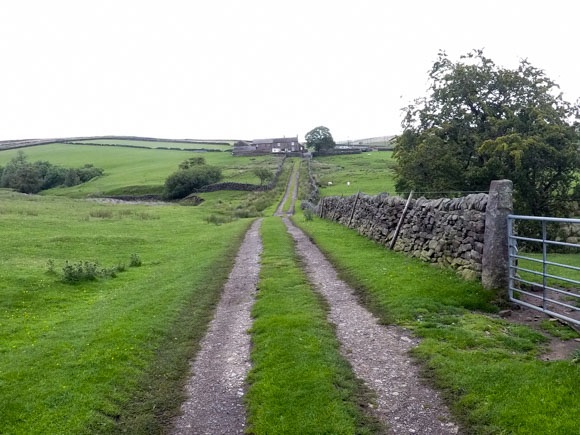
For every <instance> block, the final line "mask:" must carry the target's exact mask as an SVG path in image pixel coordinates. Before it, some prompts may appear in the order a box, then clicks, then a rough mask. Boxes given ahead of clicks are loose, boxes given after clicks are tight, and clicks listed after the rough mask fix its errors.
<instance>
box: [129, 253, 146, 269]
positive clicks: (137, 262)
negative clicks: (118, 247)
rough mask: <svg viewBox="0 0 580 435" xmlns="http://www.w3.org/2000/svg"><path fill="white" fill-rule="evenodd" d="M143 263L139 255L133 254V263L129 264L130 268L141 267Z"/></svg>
mask: <svg viewBox="0 0 580 435" xmlns="http://www.w3.org/2000/svg"><path fill="white" fill-rule="evenodd" d="M142 264H143V262H142V261H141V257H139V254H131V261H130V262H129V267H141V265H142Z"/></svg>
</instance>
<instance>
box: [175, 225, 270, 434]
mask: <svg viewBox="0 0 580 435" xmlns="http://www.w3.org/2000/svg"><path fill="white" fill-rule="evenodd" d="M260 224H261V220H257V221H255V222H254V223H253V224H252V226H251V227H250V229H249V230H248V232H247V233H246V236H245V238H244V241H243V242H242V245H241V247H240V250H239V252H238V255H237V257H236V261H235V264H234V267H233V269H232V271H231V272H230V275H229V278H228V281H227V283H226V284H225V286H224V290H223V293H222V297H221V299H220V302H219V304H218V306H217V308H216V312H215V316H214V318H213V320H212V321H211V323H210V325H209V328H208V332H207V334H206V336H205V337H204V339H203V340H202V342H201V349H200V351H199V352H198V354H197V356H196V358H195V360H194V361H193V363H192V367H191V371H192V375H191V377H190V379H189V381H188V383H187V385H186V393H187V400H186V401H185V402H184V403H183V405H182V407H181V411H182V415H181V416H179V417H178V418H176V419H175V421H174V424H173V429H172V431H171V433H172V434H174V435H181V434H212V435H213V434H243V433H244V429H245V426H246V411H245V406H244V402H243V396H244V393H245V378H246V375H247V373H248V371H249V370H250V335H249V334H248V329H249V328H250V327H251V324H252V320H251V316H250V311H251V308H252V305H253V303H254V295H255V292H256V286H257V283H258V274H259V271H260V253H261V251H262V243H261V240H260V235H259V228H260Z"/></svg>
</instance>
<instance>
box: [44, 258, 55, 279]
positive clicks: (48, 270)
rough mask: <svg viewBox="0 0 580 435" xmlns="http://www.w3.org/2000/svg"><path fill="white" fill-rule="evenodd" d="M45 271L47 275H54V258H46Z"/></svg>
mask: <svg viewBox="0 0 580 435" xmlns="http://www.w3.org/2000/svg"><path fill="white" fill-rule="evenodd" d="M46 273H48V274H49V275H56V269H55V268H54V260H52V259H51V260H48V261H47V262H46Z"/></svg>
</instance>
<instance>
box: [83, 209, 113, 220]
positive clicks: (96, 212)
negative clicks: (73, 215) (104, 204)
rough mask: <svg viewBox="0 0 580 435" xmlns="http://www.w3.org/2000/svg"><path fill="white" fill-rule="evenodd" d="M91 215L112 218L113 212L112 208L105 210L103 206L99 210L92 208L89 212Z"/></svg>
mask: <svg viewBox="0 0 580 435" xmlns="http://www.w3.org/2000/svg"><path fill="white" fill-rule="evenodd" d="M89 216H90V217H94V218H99V219H112V218H113V212H112V211H111V210H104V209H102V208H101V209H98V210H91V211H90V212H89Z"/></svg>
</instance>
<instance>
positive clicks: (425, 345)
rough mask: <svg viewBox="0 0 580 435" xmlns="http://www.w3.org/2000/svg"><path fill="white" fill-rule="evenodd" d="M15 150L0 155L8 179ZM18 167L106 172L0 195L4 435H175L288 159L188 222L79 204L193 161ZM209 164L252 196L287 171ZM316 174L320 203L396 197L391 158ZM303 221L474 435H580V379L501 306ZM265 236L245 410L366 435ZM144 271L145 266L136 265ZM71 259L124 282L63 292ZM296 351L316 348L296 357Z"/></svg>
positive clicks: (254, 419) (310, 308)
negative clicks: (191, 380)
mask: <svg viewBox="0 0 580 435" xmlns="http://www.w3.org/2000/svg"><path fill="white" fill-rule="evenodd" d="M16 152H17V150H10V151H2V152H0V166H1V165H4V164H5V163H6V162H7V161H9V160H10V159H11V158H12V157H13V156H14V155H15V153H16ZM24 152H25V153H26V155H27V156H28V158H29V160H31V161H35V160H48V161H50V162H51V163H54V164H59V165H63V166H70V167H75V166H76V167H78V166H82V165H84V164H86V163H92V164H94V165H95V166H98V167H102V168H104V169H105V175H104V176H102V177H100V178H98V179H95V180H93V181H91V182H89V183H86V184H85V185H82V186H77V187H74V188H70V189H53V190H51V191H47V192H45V193H44V194H43V195H36V196H35V195H21V194H16V193H13V192H10V191H7V190H0V228H1V229H2V240H3V241H2V245H1V246H2V249H0V403H2V406H1V407H0V433H7V434H12V433H14V434H20V433H26V434H45V433H119V432H122V433H164V432H166V431H167V428H168V424H169V423H170V421H171V418H172V416H173V415H175V414H176V413H177V412H179V406H180V404H181V401H182V398H183V396H182V394H181V393H180V392H181V391H182V385H183V382H184V380H185V378H186V377H187V375H188V373H189V360H190V359H191V357H192V356H193V355H195V352H196V351H197V349H198V346H199V341H200V339H201V337H202V336H203V333H204V331H205V328H206V326H207V323H208V322H209V320H210V319H211V317H212V313H213V308H214V306H215V304H216V302H217V300H218V298H219V294H220V290H221V287H222V285H223V283H224V282H225V280H226V278H227V274H228V272H229V270H230V267H231V265H232V263H233V259H234V256H235V253H236V251H237V247H238V246H239V244H240V243H241V238H242V236H243V234H244V232H245V230H246V229H247V228H248V227H249V225H250V223H251V220H252V219H244V217H252V216H257V215H260V214H263V215H265V216H269V215H271V214H272V213H273V212H274V210H275V208H276V205H277V203H278V201H279V199H280V198H281V195H282V194H283V192H284V189H285V187H286V181H287V180H288V177H289V175H290V172H291V167H292V163H290V162H292V160H289V161H288V163H287V164H286V165H285V170H284V172H283V174H282V176H281V177H280V183H279V185H278V186H277V188H276V189H275V190H273V191H270V192H266V193H260V192H253V193H247V192H230V191H223V192H215V193H204V194H201V195H200V196H201V197H202V198H203V199H204V202H203V203H202V204H201V205H199V206H196V207H184V206H178V205H163V206H145V205H119V204H116V205H113V204H103V203H98V202H94V201H90V200H86V199H84V197H86V196H90V195H98V194H105V193H109V194H110V193H113V192H117V193H122V192H131V191H136V192H141V193H146V192H155V191H156V189H157V190H158V189H159V187H160V186H162V184H163V181H164V179H165V178H166V177H167V175H168V174H170V173H171V172H173V171H175V170H176V169H177V165H178V164H179V163H180V162H181V161H183V160H185V159H186V158H188V157H190V156H192V155H193V156H198V155H200V154H197V153H196V154H192V153H190V152H183V151H173V150H151V149H139V148H127V147H102V146H101V147H98V146H94V147H93V146H85V145H79V146H74V145H65V144H55V145H47V146H38V147H31V148H26V149H24ZM203 156H204V157H205V158H206V160H207V162H208V163H209V164H213V165H217V166H220V167H222V169H223V173H224V176H225V179H226V180H232V181H242V180H244V181H246V182H252V183H256V184H258V183H259V180H258V178H257V177H255V176H254V175H253V174H252V171H253V170H254V169H255V168H257V167H267V168H270V169H271V170H275V168H276V167H277V165H278V163H279V160H278V159H277V158H275V157H269V156H265V157H255V158H250V157H239V158H234V157H232V156H231V154H229V153H217V152H216V153H204V154H203ZM341 159H343V160H341ZM313 165H314V167H316V168H317V170H319V175H318V176H319V179H320V180H327V181H333V185H332V186H331V187H325V188H324V189H322V193H323V194H325V195H326V194H329V195H335V194H345V195H346V194H352V193H356V192H357V191H359V190H360V191H362V192H364V193H370V194H373V193H379V192H382V191H391V190H390V189H389V188H383V186H385V185H386V186H392V183H393V181H392V172H391V169H389V168H391V167H392V161H390V154H389V153H366V154H362V155H354V156H344V157H340V158H335V157H332V158H330V159H328V160H327V159H326V158H322V159H315V161H314V162H313ZM317 165H318V166H317ZM325 177H326V178H325ZM346 181H351V186H346ZM301 186H304V185H303V184H301ZM362 186H366V187H362ZM347 188H348V189H347ZM351 188H352V189H351ZM349 189H351V191H349ZM297 210H298V208H297ZM295 219H296V222H297V223H298V224H299V225H300V226H302V227H303V228H304V229H305V230H306V231H307V232H308V233H309V234H310V236H311V237H312V238H313V240H315V241H316V243H317V244H318V245H319V246H320V247H321V248H322V249H323V251H325V252H326V253H327V255H328V256H329V258H330V259H331V260H332V261H333V262H334V264H335V265H336V266H337V268H338V269H339V271H340V273H341V275H342V276H343V277H344V278H345V279H346V280H347V281H349V282H350V283H351V284H352V285H353V286H354V287H355V288H356V289H357V291H359V292H360V294H361V300H363V301H365V303H366V304H368V306H369V307H370V309H371V310H373V312H374V313H375V314H376V315H377V316H378V317H379V318H380V319H381V320H382V321H383V322H387V323H397V324H400V325H404V326H406V327H407V328H410V329H411V330H412V331H413V332H414V333H415V334H417V335H418V336H420V337H421V338H422V339H423V341H422V343H421V345H420V346H419V347H418V348H417V349H416V350H415V351H414V355H415V357H416V360H417V361H418V362H419V363H420V364H421V366H422V367H423V369H424V373H425V375H426V376H427V378H428V379H429V380H430V382H432V383H433V384H434V385H436V386H438V387H439V388H440V389H441V390H442V391H443V393H444V395H445V397H446V399H447V401H448V403H449V404H450V407H451V409H452V410H453V412H454V414H455V416H456V418H457V419H458V420H459V421H460V422H461V423H462V424H463V425H464V428H465V430H466V433H474V434H495V433H506V434H507V433H522V434H525V433H546V434H563V433H565V434H568V433H570V434H572V433H578V425H577V415H578V412H577V411H578V407H577V404H578V402H579V401H580V397H579V394H580V393H579V391H580V388H579V385H580V383H579V382H580V364H578V363H577V362H574V361H572V360H564V361H555V362H544V361H541V360H539V359H538V355H539V354H540V353H541V352H542V351H543V350H544V349H545V345H546V340H547V339H546V338H545V337H544V336H543V335H541V334H540V333H539V332H537V331H534V330H531V329H529V328H527V327H524V326H518V325H514V324H510V323H507V322H505V321H503V320H500V319H499V318H496V317H493V316H491V314H490V313H493V312H494V311H496V310H497V307H495V306H494V305H493V304H492V302H493V299H494V298H495V295H493V294H491V293H489V292H487V291H485V290H483V289H482V288H481V286H480V285H479V284H476V283H473V282H465V281H462V280H460V279H459V278H458V277H457V276H455V275H454V274H453V273H452V272H448V271H444V270H441V269H437V268H434V267H432V266H429V265H427V264H424V263H421V262H419V261H417V260H413V259H410V258H407V257H404V256H402V255H400V254H395V253H392V252H390V251H388V250H386V249H384V248H383V247H381V246H378V245H376V244H375V243H373V242H370V241H368V240H366V239H364V238H362V237H360V236H358V235H357V234H356V233H355V232H353V231H351V230H348V229H347V228H344V227H341V226H339V225H337V224H333V223H330V222H325V221H322V220H319V219H314V220H313V221H305V219H304V217H303V216H302V215H301V214H299V215H298V216H297V217H296V218H295ZM214 224H215V225H214ZM262 234H263V237H264V239H265V248H264V249H265V251H264V269H263V273H262V276H261V278H262V282H261V283H260V289H261V290H260V292H261V294H260V298H259V300H258V303H257V305H256V306H255V310H254V316H255V319H256V323H255V325H254V327H253V328H252V333H253V334H254V348H253V354H252V358H253V361H254V364H255V365H254V367H255V370H254V371H253V372H252V375H251V376H250V381H251V385H252V387H251V391H250V394H249V395H248V402H247V403H248V408H249V410H250V423H251V425H252V427H253V428H254V430H255V433H281V432H284V431H286V432H291V431H292V429H294V428H297V427H300V428H302V429H304V430H301V432H302V433H304V432H307V429H308V428H312V427H314V428H316V429H315V432H316V433H341V431H342V433H364V432H366V431H372V430H374V429H373V428H374V426H373V423H372V422H371V421H369V420H367V419H366V417H365V416H364V415H362V414H360V412H359V410H358V409H357V405H356V403H357V400H359V399H361V398H362V399H364V394H363V395H362V396H361V391H362V390H361V386H360V385H359V384H358V383H357V382H356V380H354V379H353V377H352V373H350V370H349V368H348V366H347V365H346V364H345V362H344V361H343V360H342V359H341V357H340V356H339V355H338V354H337V352H336V346H337V344H336V340H335V338H334V336H333V334H332V328H331V327H329V325H328V324H327V323H326V321H325V318H324V310H325V306H324V302H323V301H321V300H320V299H319V298H318V297H316V296H315V295H314V294H312V292H311V290H310V288H309V286H308V284H307V282H306V281H305V277H304V275H303V274H302V272H301V271H300V268H299V263H297V262H296V259H295V257H294V254H293V252H292V243H291V241H290V239H289V238H288V237H287V236H286V235H285V233H284V230H283V228H282V224H281V222H280V221H279V220H277V219H274V218H267V219H266V220H265V222H264V227H263V233H262ZM353 252H356V255H353ZM135 256H137V257H138V258H139V259H140V260H141V262H142V264H141V265H140V266H139V267H130V266H131V261H132V259H133V258H135ZM67 261H68V262H71V263H77V262H80V261H87V262H91V263H93V262H94V263H98V264H99V265H100V267H101V268H106V269H109V270H110V269H112V268H115V269H116V270H118V272H117V273H116V277H101V278H99V279H97V280H94V281H83V282H80V283H78V284H75V285H71V284H67V283H65V282H63V273H64V269H63V268H64V267H65V265H66V262H67ZM547 329H548V328H547ZM556 332H557V333H558V334H561V335H562V336H564V337H565V338H568V339H573V338H576V337H578V335H577V334H576V333H574V332H570V331H567V333H565V334H562V333H561V331H551V333H552V334H554V335H556ZM300 338H303V340H300ZM304 340H306V343H311V344H312V343H315V344H316V345H315V346H314V345H312V346H306V347H304V344H305V343H304ZM281 360H282V361H281ZM289 362H291V363H292V364H290V363H289ZM304 374H308V376H303V375H304ZM280 391H284V393H287V394H278V393H279V392H280ZM363 393H364V392H363ZM357 398H358V399H357ZM286 429H288V431H287V430H286ZM311 432H312V431H311Z"/></svg>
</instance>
